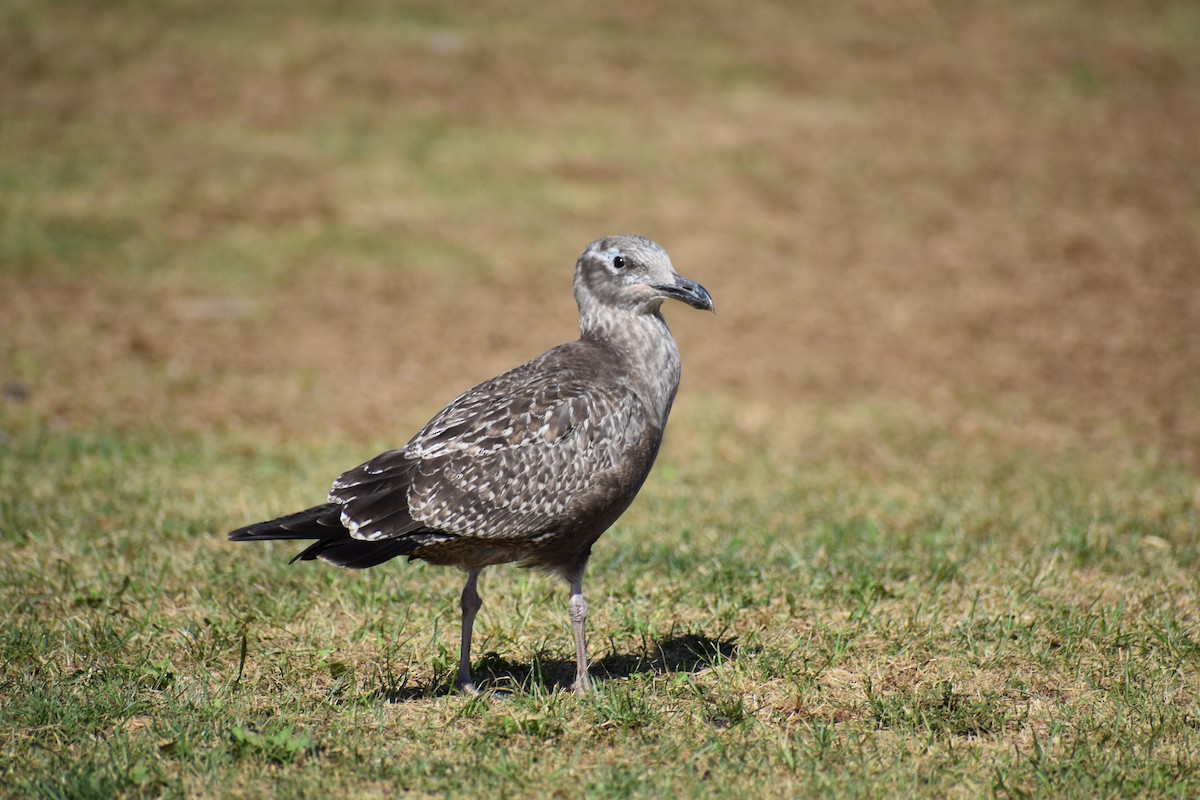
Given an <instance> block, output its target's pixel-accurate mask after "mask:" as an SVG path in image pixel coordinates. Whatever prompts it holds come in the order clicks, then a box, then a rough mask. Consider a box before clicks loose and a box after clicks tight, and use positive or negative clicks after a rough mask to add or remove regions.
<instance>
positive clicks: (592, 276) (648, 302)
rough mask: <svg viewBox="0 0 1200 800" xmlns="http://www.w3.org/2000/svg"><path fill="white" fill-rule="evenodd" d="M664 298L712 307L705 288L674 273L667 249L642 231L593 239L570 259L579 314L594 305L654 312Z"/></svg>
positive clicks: (701, 306)
mask: <svg viewBox="0 0 1200 800" xmlns="http://www.w3.org/2000/svg"><path fill="white" fill-rule="evenodd" d="M668 299H675V300H682V301H683V302H685V303H687V304H688V305H689V306H691V307H692V308H699V309H703V310H705V311H712V310H713V300H712V297H710V296H709V294H708V291H707V290H706V289H705V288H704V287H703V286H701V285H700V284H698V283H696V282H695V281H692V280H688V279H687V278H685V277H683V276H682V275H680V274H678V273H677V272H675V268H674V267H673V266H671V257H670V256H668V255H667V251H666V250H663V249H662V247H660V246H659V245H658V244H657V243H655V242H652V241H650V240H649V239H646V238H644V237H642V236H635V235H633V234H629V233H623V234H618V235H616V236H605V237H604V238H603V239H597V240H596V241H594V242H592V243H591V244H590V245H588V246H587V249H586V250H584V251H583V254H582V255H580V256H579V261H578V262H576V264H575V300H576V301H577V302H578V303H579V310H580V313H581V314H582V315H583V316H584V317H586V316H587V315H588V314H589V313H591V312H593V311H599V310H600V309H613V310H623V311H627V312H630V313H634V314H654V313H656V312H657V311H658V309H659V306H661V305H662V302H663V301H664V300H668Z"/></svg>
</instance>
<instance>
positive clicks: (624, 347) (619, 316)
mask: <svg viewBox="0 0 1200 800" xmlns="http://www.w3.org/2000/svg"><path fill="white" fill-rule="evenodd" d="M579 328H580V329H579V338H580V339H581V340H583V341H587V342H594V343H596V344H599V345H601V346H603V347H605V348H608V349H609V350H611V351H612V352H614V353H615V354H616V355H617V356H618V358H619V359H620V360H621V361H622V362H623V363H625V364H626V365H627V368H626V374H625V378H626V380H627V381H628V382H629V386H630V388H632V389H633V390H634V392H636V393H637V394H638V396H640V397H641V398H642V399H643V400H644V401H645V402H646V405H647V407H648V408H649V409H650V410H651V413H652V414H653V415H654V416H656V417H657V418H658V419H659V420H660V424H661V425H664V426H665V425H666V423H667V415H668V414H669V413H670V412H671V404H672V403H673V402H674V400H675V391H676V390H677V389H678V388H679V376H680V363H679V348H678V347H677V346H676V345H675V337H674V336H672V335H671V331H670V329H669V328H667V322H666V320H665V319H663V317H662V314H660V313H659V312H658V311H654V312H652V313H649V314H645V313H633V312H624V311H622V312H617V313H612V314H607V315H604V316H601V317H591V318H583V319H581V320H580V326H579Z"/></svg>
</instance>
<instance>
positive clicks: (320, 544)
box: [229, 503, 421, 569]
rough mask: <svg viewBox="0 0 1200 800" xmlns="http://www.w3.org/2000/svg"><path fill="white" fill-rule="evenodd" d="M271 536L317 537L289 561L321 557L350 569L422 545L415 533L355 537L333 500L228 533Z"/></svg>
mask: <svg viewBox="0 0 1200 800" xmlns="http://www.w3.org/2000/svg"><path fill="white" fill-rule="evenodd" d="M271 539H316V541H315V542H313V543H312V544H311V545H309V546H308V547H307V548H305V549H304V550H302V551H301V552H300V553H298V554H296V556H295V557H294V558H292V561H290V562H288V563H292V562H295V561H312V560H313V559H314V558H319V559H321V560H322V561H328V562H329V563H330V564H337V565H338V566H341V567H349V568H350V569H366V568H367V567H373V566H375V565H376V564H382V563H383V562H384V561H387V560H388V559H390V558H395V557H396V556H403V555H408V554H409V553H411V552H412V551H413V550H415V549H417V547H419V546H420V545H421V541H420V540H419V539H418V538H416V537H401V538H396V539H382V540H380V541H376V542H367V541H363V540H362V539H355V538H353V537H352V536H351V535H350V531H348V530H347V529H346V527H345V526H344V525H342V512H341V506H338V505H335V504H333V503H326V504H325V505H323V506H313V507H312V508H309V509H305V510H304V511H297V512H296V513H295V514H288V515H287V516H284V517H279V518H278V519H272V520H268V521H266V522H256V523H254V524H253V525H247V526H246V527H244V528H238V529H237V530H236V531H233V532H231V533H230V534H229V540H230V541H233V542H254V541H268V540H271Z"/></svg>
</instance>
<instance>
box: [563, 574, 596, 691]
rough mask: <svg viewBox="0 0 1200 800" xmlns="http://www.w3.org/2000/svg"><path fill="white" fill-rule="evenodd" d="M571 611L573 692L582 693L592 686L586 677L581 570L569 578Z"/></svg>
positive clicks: (584, 602)
mask: <svg viewBox="0 0 1200 800" xmlns="http://www.w3.org/2000/svg"><path fill="white" fill-rule="evenodd" d="M567 607H568V609H569V610H570V613H571V629H572V631H573V632H574V634H575V694H578V695H583V694H584V693H586V692H587V691H588V690H589V689H591V688H592V680H591V678H589V677H588V660H587V637H586V635H585V633H584V628H583V626H584V623H585V622H587V610H588V607H587V602H586V601H585V600H584V599H583V570H580V574H579V576H578V577H576V578H573V579H572V580H571V599H570V601H569V602H568V604H567Z"/></svg>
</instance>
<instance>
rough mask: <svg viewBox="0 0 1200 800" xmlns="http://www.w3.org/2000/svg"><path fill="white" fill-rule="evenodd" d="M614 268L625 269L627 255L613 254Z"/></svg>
mask: <svg viewBox="0 0 1200 800" xmlns="http://www.w3.org/2000/svg"><path fill="white" fill-rule="evenodd" d="M613 269H625V256H613Z"/></svg>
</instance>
